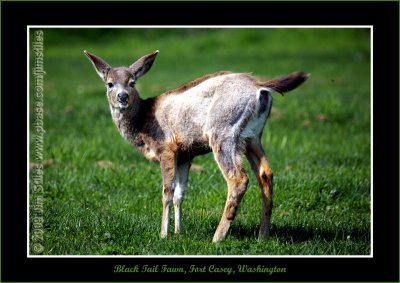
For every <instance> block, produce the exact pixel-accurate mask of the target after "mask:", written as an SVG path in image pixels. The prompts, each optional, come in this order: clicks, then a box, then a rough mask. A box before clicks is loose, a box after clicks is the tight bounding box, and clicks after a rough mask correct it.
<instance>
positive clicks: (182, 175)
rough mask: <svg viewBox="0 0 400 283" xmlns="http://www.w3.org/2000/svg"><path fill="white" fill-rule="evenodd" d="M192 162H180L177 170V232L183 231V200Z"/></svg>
mask: <svg viewBox="0 0 400 283" xmlns="http://www.w3.org/2000/svg"><path fill="white" fill-rule="evenodd" d="M189 169H190V162H187V163H184V164H180V165H178V167H177V170H176V180H175V190H174V198H173V202H174V210H175V233H179V232H180V231H181V223H182V201H183V197H184V195H185V189H186V184H187V180H188V175H189Z"/></svg>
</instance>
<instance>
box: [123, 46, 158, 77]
mask: <svg viewBox="0 0 400 283" xmlns="http://www.w3.org/2000/svg"><path fill="white" fill-rule="evenodd" d="M158 52H160V51H158V50H156V51H154V52H153V53H151V54H148V55H144V56H143V57H141V58H140V59H139V60H137V61H136V62H135V63H133V64H132V65H130V66H129V68H130V69H131V70H132V72H133V74H134V75H135V78H136V79H138V78H140V77H141V76H143V75H144V74H146V73H147V72H148V71H149V70H150V68H151V66H152V65H153V62H154V60H155V59H156V56H157V54H158Z"/></svg>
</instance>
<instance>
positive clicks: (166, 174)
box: [161, 151, 176, 238]
mask: <svg viewBox="0 0 400 283" xmlns="http://www.w3.org/2000/svg"><path fill="white" fill-rule="evenodd" d="M175 168H176V156H175V153H174V152H173V151H165V152H163V154H162V155H161V173H162V177H163V191H162V203H163V212H162V220H161V238H165V237H167V235H168V226H169V213H170V210H171V201H172V196H173V194H174V187H175Z"/></svg>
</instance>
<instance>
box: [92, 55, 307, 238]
mask: <svg viewBox="0 0 400 283" xmlns="http://www.w3.org/2000/svg"><path fill="white" fill-rule="evenodd" d="M158 53H159V51H158V50H157V51H155V52H153V53H150V54H147V55H144V56H142V57H141V58H139V59H138V60H137V61H135V62H134V63H133V64H131V65H130V66H129V67H111V66H110V65H109V64H108V63H107V62H106V61H104V60H103V59H102V58H100V57H98V56H96V55H94V54H92V53H90V52H88V51H86V50H85V51H84V54H85V55H86V56H87V57H88V58H89V60H90V61H91V63H92V64H93V66H94V69H95V71H96V72H97V74H98V75H99V76H100V78H101V79H102V81H103V82H104V83H105V86H106V89H107V90H106V95H107V99H108V103H109V107H110V111H111V116H112V120H113V121H114V124H115V126H116V127H117V129H118V131H119V133H120V134H121V136H122V137H123V138H125V139H126V140H127V141H128V142H130V143H131V144H133V145H134V146H135V147H136V148H137V149H138V150H139V151H140V152H142V153H143V154H144V156H145V157H146V158H147V159H150V160H152V161H156V162H158V163H159V164H160V167H161V174H162V220H161V238H166V237H167V236H168V228H169V221H170V210H171V206H172V203H173V206H174V212H175V223H174V224H175V233H176V234H177V233H180V231H181V225H182V202H183V199H184V195H185V188H186V185H187V182H188V174H189V169H190V167H191V163H192V160H193V158H194V157H196V156H199V155H203V154H207V153H210V152H212V153H213V155H214V158H215V161H216V163H217V164H218V167H219V169H220V171H221V172H222V175H223V177H224V178H225V180H226V183H227V187H228V193H227V199H226V203H225V208H224V211H223V214H222V218H221V220H220V222H219V224H218V227H217V229H216V230H215V233H214V237H213V242H215V243H216V242H220V241H223V240H224V239H225V238H226V236H227V234H228V231H229V229H230V226H231V224H232V221H233V220H234V218H235V216H236V213H237V211H238V208H239V204H240V202H241V200H242V198H243V196H244V194H245V192H246V190H247V187H248V183H249V178H248V175H247V173H246V171H245V166H244V161H245V158H244V157H246V158H247V159H248V161H249V163H250V167H251V169H252V171H253V172H254V174H255V175H256V178H257V180H258V184H259V187H260V188H261V195H262V211H261V224H260V227H259V232H258V239H260V240H263V239H267V238H268V237H269V225H270V220H271V213H272V205H273V203H272V197H273V173H272V170H271V167H270V164H269V161H268V159H267V156H266V153H265V151H264V148H263V146H262V143H261V137H262V134H263V129H264V126H265V124H266V121H267V118H268V116H269V115H270V112H271V107H272V93H273V92H277V93H280V94H282V95H283V94H284V93H286V92H288V91H291V90H293V89H295V88H297V87H298V86H299V85H301V84H302V83H303V82H304V81H306V79H307V78H308V76H309V75H308V74H306V73H304V72H299V71H297V72H294V73H291V74H289V75H286V76H282V77H278V78H275V79H272V80H269V81H266V82H261V81H259V80H258V79H257V78H256V77H254V76H253V75H251V74H249V73H233V72H229V71H220V72H216V73H213V74H209V75H205V76H203V77H200V78H198V79H195V80H193V81H191V82H189V83H186V84H183V85H182V86H180V87H178V88H176V89H173V90H169V91H167V92H165V93H163V94H161V95H159V96H156V97H152V98H147V99H142V98H141V97H140V96H139V92H138V90H137V89H136V87H135V86H136V83H137V81H138V79H140V78H141V77H142V76H143V75H145V74H146V73H147V72H148V71H149V70H150V68H151V67H152V65H153V63H154V61H155V59H156V56H157V54H158Z"/></svg>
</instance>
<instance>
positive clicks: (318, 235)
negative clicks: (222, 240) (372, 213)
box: [230, 225, 370, 243]
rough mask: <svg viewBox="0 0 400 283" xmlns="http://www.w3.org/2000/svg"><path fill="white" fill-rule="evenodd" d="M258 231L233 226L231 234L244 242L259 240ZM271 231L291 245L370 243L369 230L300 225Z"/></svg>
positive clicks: (272, 228)
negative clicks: (329, 242)
mask: <svg viewBox="0 0 400 283" xmlns="http://www.w3.org/2000/svg"><path fill="white" fill-rule="evenodd" d="M258 229H259V226H257V227H255V228H254V227H248V226H243V225H233V226H232V229H231V232H230V234H231V236H232V237H235V238H238V239H240V240H244V239H246V238H257V236H258ZM270 231H271V233H270V237H271V238H279V239H280V241H283V242H290V243H301V242H307V241H313V240H325V241H333V240H347V239H351V240H353V241H370V231H369V230H368V229H363V230H361V229H351V230H345V229H340V230H337V231H333V230H323V229H315V228H313V227H303V226H299V225H295V226H291V225H285V226H277V225H272V226H271V228H270Z"/></svg>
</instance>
